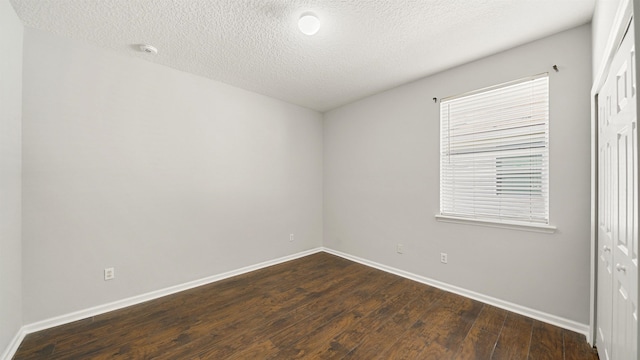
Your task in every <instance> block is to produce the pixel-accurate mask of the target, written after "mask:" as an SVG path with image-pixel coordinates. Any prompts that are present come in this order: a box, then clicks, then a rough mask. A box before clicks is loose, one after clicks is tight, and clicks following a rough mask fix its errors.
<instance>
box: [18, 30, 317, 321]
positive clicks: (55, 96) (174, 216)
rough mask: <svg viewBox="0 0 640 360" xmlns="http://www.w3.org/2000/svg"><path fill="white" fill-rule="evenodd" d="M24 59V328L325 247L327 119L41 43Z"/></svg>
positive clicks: (45, 38) (30, 33)
mask: <svg viewBox="0 0 640 360" xmlns="http://www.w3.org/2000/svg"><path fill="white" fill-rule="evenodd" d="M24 46H25V52H24V74H25V75H24V84H23V85H24V118H23V144H24V154H23V167H24V169H23V170H24V175H23V180H24V181H23V188H24V192H23V206H24V212H23V222H24V233H23V252H24V274H23V275H24V320H25V323H31V322H35V321H39V320H43V319H47V318H50V317H53V316H57V315H62V314H67V313H69V312H72V311H76V310H82V309H86V308H89V307H92V306H96V305H101V304H105V303H109V302H111V301H114V300H120V299H124V298H127V297H131V296H134V295H138V294H142V293H146V292H149V291H153V290H157V289H162V288H165V287H168V286H171V285H176V284H181V283H184V282H187V281H190V280H196V279H200V278H204V277H207V276H210V275H214V274H219V273H222V272H225V271H229V270H234V269H237V268H241V267H243V266H247V265H253V264H256V263H259V262H262V261H266V260H271V259H275V258H278V257H281V256H286V255H289V254H293V253H297V252H300V251H303V250H306V249H311V248H315V247H318V246H321V245H322V115H321V114H319V113H317V112H314V111H311V110H308V109H305V108H301V107H298V106H294V105H291V104H288V103H285V102H282V101H277V100H274V99H271V98H268V97H265V96H261V95H257V94H255V93H251V92H248V91H245V90H241V89H238V88H234V87H231V86H228V85H225V84H221V83H217V82H214V81H211V80H208V79H205V78H200V77H196V76H193V75H190V74H187V73H183V72H179V71H176V70H173V69H170V68H167V67H164V66H160V65H155V64H152V63H149V62H146V61H143V60H141V59H137V58H134V57H122V56H120V55H116V54H113V53H111V52H108V51H103V50H100V49H97V48H94V47H91V46H87V45H84V44H81V43H78V42H74V41H71V40H66V39H63V38H59V37H56V36H54V35H51V34H49V33H46V32H42V31H38V30H34V29H30V28H27V29H26V30H25V44H24ZM289 233H294V234H295V241H294V242H289ZM106 267H115V273H116V279H115V280H113V281H107V282H105V281H104V280H103V269H104V268H106Z"/></svg>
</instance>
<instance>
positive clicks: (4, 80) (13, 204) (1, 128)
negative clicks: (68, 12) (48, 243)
mask: <svg viewBox="0 0 640 360" xmlns="http://www.w3.org/2000/svg"><path fill="white" fill-rule="evenodd" d="M22 37H23V27H22V22H21V21H20V20H19V19H18V16H17V15H16V13H15V11H14V10H13V7H12V6H11V4H10V3H9V1H8V0H0V49H2V50H1V51H0V324H1V325H0V356H1V355H2V353H3V352H4V351H5V349H7V347H8V346H9V343H10V342H11V340H12V339H13V338H14V336H15V335H16V334H17V333H18V330H19V329H20V327H21V326H22V255H21V240H20V237H21V234H20V233H21V223H20V221H21V220H20V219H21V212H22V209H21V192H22V190H21V186H22V185H21V176H22V175H21V172H22V164H21V163H22V160H21V159H22V152H21V151H22V150H21V149H22V145H21V138H22V136H21V121H22Z"/></svg>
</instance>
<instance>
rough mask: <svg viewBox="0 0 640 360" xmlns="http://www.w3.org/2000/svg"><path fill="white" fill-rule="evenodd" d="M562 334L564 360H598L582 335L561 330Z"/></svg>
mask: <svg viewBox="0 0 640 360" xmlns="http://www.w3.org/2000/svg"><path fill="white" fill-rule="evenodd" d="M562 333H563V336H564V353H565V356H564V359H565V360H598V354H597V352H596V351H595V350H594V349H593V348H592V347H591V346H589V344H588V343H587V341H586V338H585V336H584V335H581V334H578V333H575V332H573V331H569V330H563V331H562Z"/></svg>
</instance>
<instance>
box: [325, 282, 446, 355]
mask: <svg viewBox="0 0 640 360" xmlns="http://www.w3.org/2000/svg"><path fill="white" fill-rule="evenodd" d="M398 285H399V286H401V287H402V289H401V291H400V293H398V295H397V296H395V297H393V298H392V299H390V300H389V301H388V302H387V303H385V304H383V305H381V306H380V307H379V308H377V309H376V310H375V311H374V312H372V313H370V314H369V315H367V316H365V317H364V318H363V319H362V320H361V321H359V322H358V323H357V324H355V325H354V326H352V327H351V328H347V329H345V331H343V332H341V333H340V334H338V335H336V336H335V337H334V338H333V339H331V341H330V342H329V344H328V345H327V347H326V351H325V352H323V353H320V354H317V356H318V358H319V359H341V358H343V357H344V356H346V355H347V354H348V353H349V352H351V351H352V350H353V349H355V347H356V346H358V344H360V343H361V342H362V341H363V340H364V339H365V337H366V336H367V335H368V333H369V332H370V331H371V329H376V328H379V327H380V326H382V325H383V324H384V323H386V322H387V321H389V320H390V319H391V318H392V317H393V316H394V315H395V314H396V313H398V312H399V311H400V310H401V309H403V308H404V307H405V306H407V305H408V304H409V303H411V302H412V301H414V300H415V299H416V298H418V297H420V296H422V294H423V293H427V292H433V291H435V289H433V288H425V287H424V286H418V285H417V284H416V283H415V282H412V281H409V280H404V279H403V280H402V281H401V282H399V284H398Z"/></svg>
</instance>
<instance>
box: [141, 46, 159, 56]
mask: <svg viewBox="0 0 640 360" xmlns="http://www.w3.org/2000/svg"><path fill="white" fill-rule="evenodd" d="M140 51H142V52H146V53H147V54H153V55H156V54H158V49H156V48H155V47H153V46H151V45H146V44H143V45H140Z"/></svg>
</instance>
